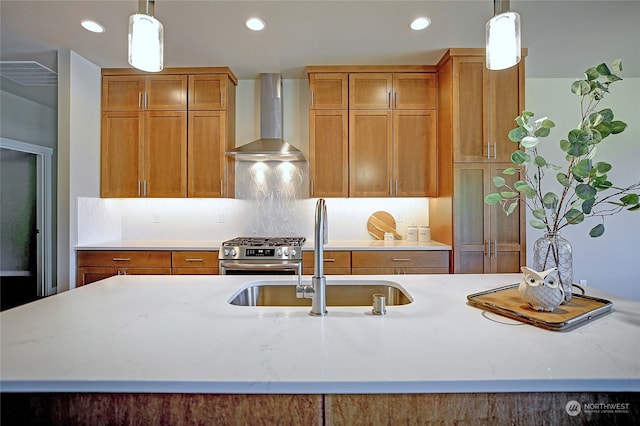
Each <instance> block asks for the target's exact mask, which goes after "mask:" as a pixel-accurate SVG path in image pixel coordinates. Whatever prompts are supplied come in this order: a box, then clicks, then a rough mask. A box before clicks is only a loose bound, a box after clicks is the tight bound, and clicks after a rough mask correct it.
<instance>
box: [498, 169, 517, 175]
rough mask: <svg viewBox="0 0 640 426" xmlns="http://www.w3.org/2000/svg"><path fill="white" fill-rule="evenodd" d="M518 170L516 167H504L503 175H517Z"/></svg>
mask: <svg viewBox="0 0 640 426" xmlns="http://www.w3.org/2000/svg"><path fill="white" fill-rule="evenodd" d="M517 171H518V170H517V169H515V168H514V167H509V168H506V169H504V170H503V171H502V174H503V175H509V176H510V175H515V174H516V172H517Z"/></svg>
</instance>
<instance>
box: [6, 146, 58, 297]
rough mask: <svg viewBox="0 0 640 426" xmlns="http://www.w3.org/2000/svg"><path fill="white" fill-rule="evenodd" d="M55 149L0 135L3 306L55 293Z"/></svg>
mask: <svg viewBox="0 0 640 426" xmlns="http://www.w3.org/2000/svg"><path fill="white" fill-rule="evenodd" d="M52 154H53V150H52V149H51V148H47V147H42V146H38V145H33V144H28V143H24V142H20V141H15V140H12V139H6V138H0V288H1V294H0V305H1V306H0V310H5V309H9V308H12V307H15V306H19V305H21V304H24V303H28V302H31V301H34V300H37V299H38V298H41V297H45V296H49V295H51V294H55V292H56V288H55V286H54V284H53V277H52V272H51V271H52V267H51V257H52V253H51V247H52V244H51V183H50V180H51V156H52Z"/></svg>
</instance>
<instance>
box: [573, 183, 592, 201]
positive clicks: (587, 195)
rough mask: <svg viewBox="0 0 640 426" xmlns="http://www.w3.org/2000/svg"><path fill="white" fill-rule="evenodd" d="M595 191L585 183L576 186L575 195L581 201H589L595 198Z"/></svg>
mask: <svg viewBox="0 0 640 426" xmlns="http://www.w3.org/2000/svg"><path fill="white" fill-rule="evenodd" d="M596 192H597V191H596V189H595V188H594V187H592V186H591V185H588V184H586V183H581V184H579V185H576V195H577V196H578V197H580V198H581V199H583V200H591V199H592V198H594V197H595V196H596Z"/></svg>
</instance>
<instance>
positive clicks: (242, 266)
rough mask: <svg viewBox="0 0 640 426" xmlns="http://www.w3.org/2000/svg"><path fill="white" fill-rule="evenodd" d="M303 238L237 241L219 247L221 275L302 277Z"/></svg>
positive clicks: (233, 240) (255, 238) (241, 239)
mask: <svg viewBox="0 0 640 426" xmlns="http://www.w3.org/2000/svg"><path fill="white" fill-rule="evenodd" d="M305 240H306V239H305V238H304V237H239V238H234V239H232V240H229V241H225V242H223V243H222V246H221V247H220V252H219V254H218V259H219V266H220V275H263V274H266V275H296V274H297V275H298V276H301V275H302V246H303V245H304V242H305Z"/></svg>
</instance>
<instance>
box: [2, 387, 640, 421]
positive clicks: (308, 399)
mask: <svg viewBox="0 0 640 426" xmlns="http://www.w3.org/2000/svg"><path fill="white" fill-rule="evenodd" d="M638 395H639V394H638V393H632V392H508V393H431V394H424V393H423V394H325V395H322V394H309V395H306V394H250V395H242V394H184V393H183V394H180V393H175V394H171V393H71V392H68V393H46V392H41V393H2V395H1V397H2V401H1V402H2V408H3V409H2V419H1V420H2V424H3V425H4V424H7V425H27V424H28V425H63V424H64V425H67V424H72V425H77V424H86V425H94V424H108V425H111V424H113V425H125V424H126V425H129V424H137V425H151V424H153V425H155V424H162V425H176V426H179V425H192V424H207V425H209V424H211V425H230V424H233V425H235V424H242V425H273V424H277V425H336V426H337V425H349V426H351V425H397V424H405V425H422V424H439V425H440V424H473V425H496V424H574V423H575V424H629V425H631V424H638V421H639V420H640V409H639V408H638V407H640V404H639V402H640V397H639V396H638ZM569 401H580V402H585V403H587V402H595V403H598V402H600V403H602V402H607V401H616V402H621V403H623V404H627V405H628V407H629V409H628V411H627V412H623V413H616V414H611V413H610V412H607V410H592V411H588V410H587V411H582V412H581V413H579V417H576V418H575V419H577V420H576V421H575V422H573V421H570V420H574V418H573V417H570V416H569V414H567V410H566V407H567V402H569ZM612 416H613V417H612Z"/></svg>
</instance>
